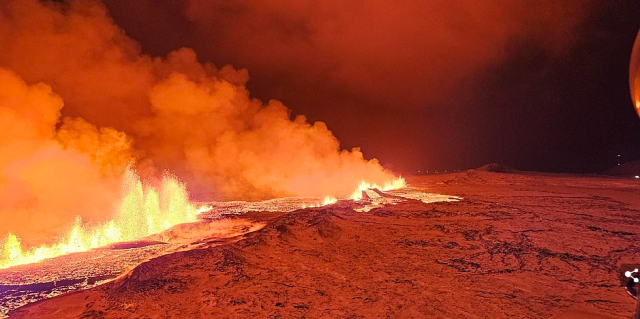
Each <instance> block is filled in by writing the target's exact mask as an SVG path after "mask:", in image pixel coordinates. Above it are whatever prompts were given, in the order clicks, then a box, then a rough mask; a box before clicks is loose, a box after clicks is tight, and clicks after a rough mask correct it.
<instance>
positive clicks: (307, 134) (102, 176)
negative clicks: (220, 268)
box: [0, 0, 394, 245]
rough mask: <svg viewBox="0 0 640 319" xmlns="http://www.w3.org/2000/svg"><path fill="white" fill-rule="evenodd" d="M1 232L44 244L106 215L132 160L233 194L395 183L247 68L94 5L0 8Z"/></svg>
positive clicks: (153, 171)
mask: <svg viewBox="0 0 640 319" xmlns="http://www.w3.org/2000/svg"><path fill="white" fill-rule="evenodd" d="M0 48H2V50H0V68H1V69H0V81H1V83H2V85H1V86H0V124H2V126H1V127H3V131H2V132H1V133H0V235H4V234H6V233H8V232H13V233H15V234H16V235H18V236H19V237H21V238H22V239H23V243H27V244H28V245H31V244H39V243H43V242H46V241H48V240H51V238H54V237H55V236H56V235H60V234H62V233H64V232H66V231H68V229H69V227H71V225H73V223H74V220H75V218H76V216H80V217H81V218H82V220H83V221H88V222H89V223H91V222H95V223H99V222H101V221H105V220H108V219H110V218H112V217H113V214H115V209H114V206H115V205H116V203H118V202H119V201H121V200H122V199H121V198H120V189H121V185H122V183H123V175H124V173H125V170H126V168H127V167H128V165H131V164H133V165H134V166H135V167H136V168H137V170H138V172H140V174H141V175H142V176H143V177H144V178H145V179H147V180H153V179H158V178H159V176H161V175H162V174H163V172H165V171H169V172H171V173H172V174H175V175H176V176H178V177H179V178H180V179H181V180H182V181H183V182H185V183H186V185H187V187H188V188H189V190H190V191H191V192H192V193H211V196H215V197H217V198H228V199H260V198H269V197H278V196H318V197H320V196H348V195H349V194H350V193H351V191H353V189H355V188H356V187H357V186H358V185H359V184H360V182H361V181H362V180H366V181H367V182H370V183H376V184H379V185H383V184H385V183H386V182H388V181H390V180H392V179H393V178H394V176H393V174H392V173H391V172H389V171H387V170H385V169H384V168H383V167H382V166H380V164H379V163H378V162H377V161H376V160H375V159H373V160H366V159H364V157H363V154H362V153H361V152H360V150H359V149H357V148H355V149H352V150H343V149H341V148H340V144H339V141H338V140H337V139H336V138H335V136H334V135H333V134H332V133H331V131H330V130H329V129H328V128H327V126H326V125H325V124H324V123H322V122H315V123H309V122H308V121H307V120H306V119H305V117H304V116H292V115H291V112H290V111H289V110H288V109H287V108H286V107H285V106H284V105H283V104H282V103H280V102H278V101H268V102H267V103H264V102H262V101H259V100H257V99H253V98H251V97H250V95H249V92H248V91H247V89H246V88H245V84H246V82H247V81H248V80H249V76H248V72H247V71H246V70H242V69H240V70H238V69H234V68H233V67H231V66H223V67H220V68H217V67H215V66H214V65H212V64H208V63H200V62H198V60H197V58H196V55H195V53H194V52H193V50H191V49H188V48H182V49H178V50H176V51H173V52H171V53H170V54H168V56H166V57H162V58H161V57H152V56H148V55H145V54H142V53H141V51H140V48H139V46H138V44H137V43H136V42H135V41H133V40H132V39H130V38H129V37H127V35H126V34H124V32H123V31H122V30H121V29H120V28H119V27H118V26H117V25H115V23H114V22H113V21H112V19H111V18H110V17H109V15H108V13H107V12H106V10H105V8H104V6H103V5H102V4H101V3H99V2H94V1H70V2H64V3H57V2H39V1H36V0H9V1H3V2H2V3H1V4H0Z"/></svg>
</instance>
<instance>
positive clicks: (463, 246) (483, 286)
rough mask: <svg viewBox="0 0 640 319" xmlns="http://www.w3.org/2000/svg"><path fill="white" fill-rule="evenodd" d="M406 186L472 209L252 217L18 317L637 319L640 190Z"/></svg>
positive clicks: (411, 204)
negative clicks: (623, 281)
mask: <svg viewBox="0 0 640 319" xmlns="http://www.w3.org/2000/svg"><path fill="white" fill-rule="evenodd" d="M408 182H409V185H410V186H411V187H417V188H422V189H423V191H424V192H429V193H439V194H451V195H456V196H459V197H460V198H461V199H460V200H459V201H453V202H434V203H425V202H423V201H421V200H401V201H398V202H396V203H394V205H388V206H383V207H378V208H373V209H371V210H369V211H368V212H355V211H354V210H353V208H357V207H354V205H353V204H352V203H349V202H344V201H339V202H338V203H336V204H335V205H331V206H327V207H322V208H312V209H306V210H300V211H295V212H292V213H288V214H285V213H274V212H271V213H265V212H253V213H247V214H244V215H242V218H245V219H248V220H252V221H253V222H264V223H266V226H265V227H264V228H262V229H260V230H257V231H255V232H251V233H249V234H248V235H246V236H245V237H244V238H243V239H240V240H238V241H235V242H233V241H231V242H228V243H224V242H218V243H216V244H213V243H215V241H213V242H212V245H210V246H207V245H202V246H200V247H201V249H192V250H188V251H182V252H177V253H173V254H168V255H164V256H161V257H158V258H155V259H153V260H151V261H148V262H145V263H143V264H141V265H139V266H138V267H136V268H135V269H134V270H133V271H132V272H130V273H129V274H127V275H126V276H124V277H122V278H119V279H117V280H114V281H111V282H109V283H107V284H104V285H101V286H98V287H95V288H92V289H89V290H84V291H79V292H76V293H71V294H67V295H63V296H59V297H56V298H52V299H50V300H46V301H42V302H38V303H35V304H32V305H28V306H26V307H23V308H20V309H19V310H17V311H15V312H14V313H13V314H12V317H11V318H61V319H62V318H251V317H260V318H288V317H307V318H336V317H354V318H360V317H362V318H371V317H391V318H398V317H404V318H409V317H412V318H549V317H551V316H554V315H559V314H561V313H565V314H566V313H567V311H570V310H572V309H579V310H580V311H581V313H582V314H585V313H587V314H594V313H600V314H609V315H611V316H613V317H621V318H624V317H629V316H630V314H631V311H632V309H633V306H634V301H633V300H631V298H629V297H628V296H627V295H626V293H625V292H624V290H623V289H622V288H621V287H620V286H619V279H618V265H619V264H620V263H621V262H638V260H637V258H638V256H640V242H639V239H640V238H639V237H638V233H640V226H639V223H638V216H640V183H639V182H638V181H636V180H625V179H613V178H597V177H578V176H570V175H541V174H533V173H531V174H529V173H522V174H502V173H491V172H483V171H469V172H463V173H457V174H447V175H434V176H425V177H414V178H410V179H408ZM358 207H362V206H358ZM634 258H636V259H634Z"/></svg>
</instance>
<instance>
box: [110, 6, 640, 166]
mask: <svg viewBox="0 0 640 319" xmlns="http://www.w3.org/2000/svg"><path fill="white" fill-rule="evenodd" d="M469 3H476V2H469ZM106 4H107V7H108V8H109V10H110V12H111V14H112V16H113V18H114V19H115V21H116V22H117V23H118V24H119V25H120V26H121V27H122V28H123V29H124V30H125V31H126V33H127V34H128V35H129V36H131V37H133V38H134V39H136V40H137V41H139V42H140V45H141V48H142V51H143V52H144V53H148V54H152V55H157V56H164V55H166V53H167V52H169V51H171V50H174V49H176V48H179V47H182V46H188V47H192V48H193V49H194V50H195V51H196V52H197V53H198V56H199V59H200V60H201V61H203V62H204V61H207V62H212V63H214V64H216V65H225V64H232V65H233V66H235V67H241V68H247V69H248V70H249V74H250V76H251V80H250V82H249V84H248V88H249V90H250V91H251V93H252V96H254V97H257V98H260V99H263V100H268V99H271V98H274V99H278V100H281V101H283V102H284V103H285V105H287V106H288V107H289V108H290V109H292V110H293V113H294V114H304V115H306V116H307V117H308V118H309V119H310V120H312V121H318V120H319V121H324V122H326V123H327V124H328V126H329V128H330V129H331V130H332V131H333V132H334V133H335V134H336V136H337V137H338V138H339V139H340V140H341V142H342V146H343V147H346V148H350V147H353V146H361V147H362V149H363V151H364V153H365V155H366V156H368V157H376V158H378V159H380V161H381V162H382V163H383V164H385V165H386V166H389V167H390V168H392V169H394V170H397V171H400V172H415V171H417V170H418V169H423V170H426V169H429V170H433V169H440V170H444V169H463V168H470V167H476V166H480V165H482V164H485V163H488V162H500V163H504V164H507V165H510V166H513V167H516V168H520V169H527V170H540V171H555V172H598V171H601V170H602V169H605V168H607V167H609V166H613V165H614V164H615V162H616V158H615V156H616V154H621V155H622V156H623V160H637V159H640V120H639V119H638V117H637V116H636V114H635V112H634V109H633V106H632V103H631V101H630V98H629V88H628V65H629V55H630V53H631V48H632V46H633V41H634V39H635V36H636V33H637V31H638V28H640V2H639V1H632V0H610V1H600V2H595V1H594V2H592V1H563V2H562V4H558V3H554V1H533V2H530V3H529V4H523V3H521V2H518V3H514V2H512V1H506V2H505V1H486V2H483V3H479V4H478V5H476V4H474V5H470V4H464V5H461V4H459V3H455V4H454V5H451V3H450V2H446V1H445V2H439V1H434V2H416V1H403V2H394V3H393V4H387V5H380V4H379V3H376V4H375V5H374V3H372V2H367V3H362V4H345V2H342V1H324V2H314V1H310V2H307V1H305V2H288V1H283V2H278V3H277V4H274V3H273V2H271V3H270V2H269V1H237V2H232V3H230V2H227V1H197V0H192V1H171V2H168V1H166V2H157V1H136V2H123V1H111V0H108V1H106Z"/></svg>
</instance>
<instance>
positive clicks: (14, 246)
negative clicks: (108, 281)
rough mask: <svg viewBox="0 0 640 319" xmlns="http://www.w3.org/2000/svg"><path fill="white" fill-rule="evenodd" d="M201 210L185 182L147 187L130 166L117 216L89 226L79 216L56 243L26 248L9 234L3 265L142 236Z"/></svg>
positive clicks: (192, 218)
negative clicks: (196, 205)
mask: <svg viewBox="0 0 640 319" xmlns="http://www.w3.org/2000/svg"><path fill="white" fill-rule="evenodd" d="M197 214H198V209H196V208H195V207H194V206H193V205H192V204H191V203H190V202H189V196H188V193H187V191H186V188H185V186H184V184H182V183H180V182H179V181H177V180H176V179H175V178H173V177H170V176H165V177H164V178H163V179H162V182H161V184H160V187H159V188H158V189H156V188H154V187H150V186H145V185H143V184H142V182H141V181H140V178H139V177H138V175H137V174H136V173H135V172H134V171H133V170H131V169H127V171H126V172H125V176H124V180H123V184H122V199H121V202H120V204H119V205H118V207H117V214H116V216H115V218H114V219H112V220H110V221H108V222H105V223H104V224H101V225H99V226H97V227H86V226H85V225H84V224H83V223H82V220H81V219H80V217H77V218H76V220H75V223H74V225H73V228H72V229H71V231H70V232H69V233H68V234H67V235H66V237H65V238H64V239H62V240H60V241H59V242H58V243H56V244H53V245H42V246H39V247H34V248H32V249H30V250H26V251H25V250H23V248H22V245H21V242H20V238H18V237H17V236H16V235H14V234H9V235H8V236H7V237H6V238H5V239H4V241H3V244H2V247H1V249H2V251H1V254H0V268H7V267H11V266H16V265H22V264H29V263H34V262H38V261H41V260H43V259H47V258H52V257H56V256H61V255H65V254H69V253H74V252H82V251H87V250H89V249H93V248H97V247H102V246H105V245H108V244H112V243H116V242H122V241H130V240H135V239H139V238H142V237H145V236H148V235H151V234H154V233H158V232H161V231H163V230H166V229H168V228H170V227H172V226H174V225H177V224H181V223H186V222H192V221H195V220H196V216H197Z"/></svg>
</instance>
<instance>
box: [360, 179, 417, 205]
mask: <svg viewBox="0 0 640 319" xmlns="http://www.w3.org/2000/svg"><path fill="white" fill-rule="evenodd" d="M406 186H407V181H406V180H405V179H404V178H402V177H398V178H396V179H394V180H392V181H389V182H386V183H385V184H384V186H382V187H381V186H379V185H376V184H371V183H369V182H367V181H362V182H361V183H360V185H358V188H357V189H356V190H355V191H354V192H353V194H351V197H350V198H351V199H353V200H361V199H362V191H364V190H367V189H371V188H377V189H379V190H382V191H389V190H394V189H400V188H404V187H406Z"/></svg>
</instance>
